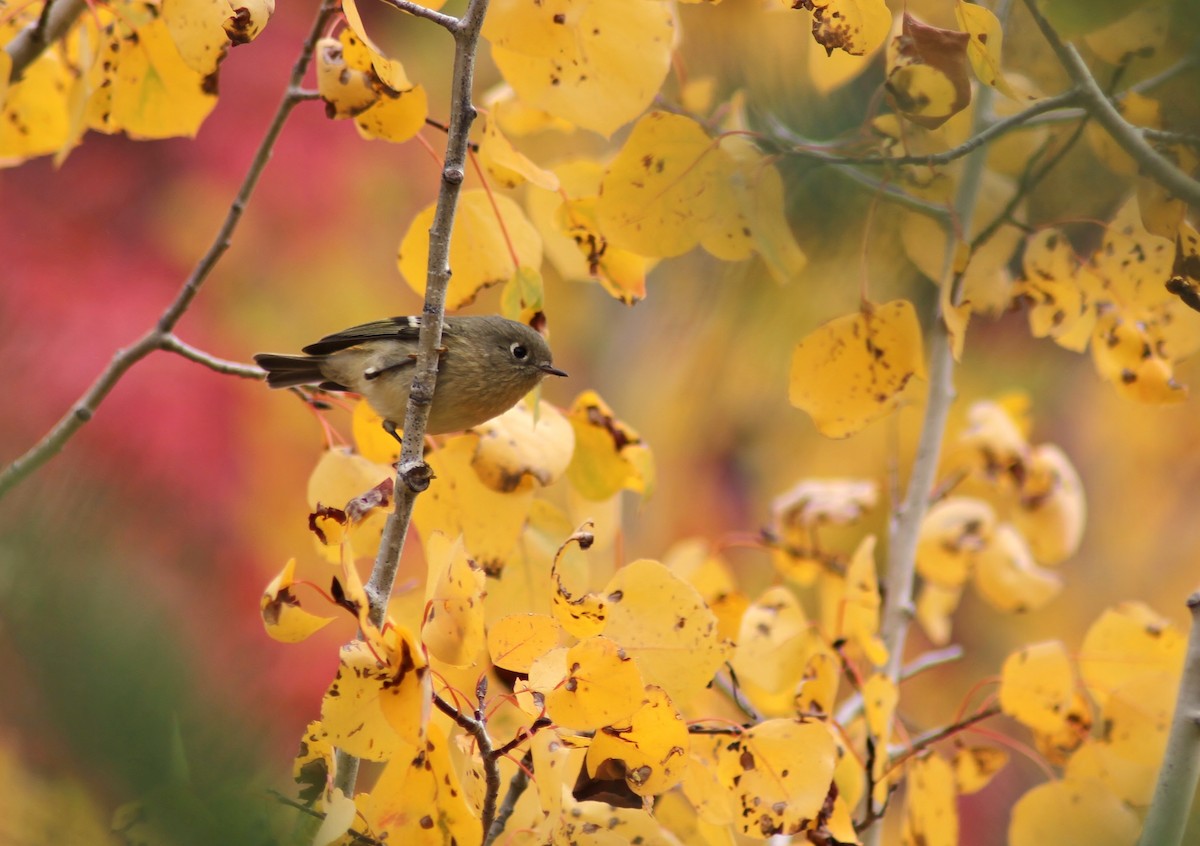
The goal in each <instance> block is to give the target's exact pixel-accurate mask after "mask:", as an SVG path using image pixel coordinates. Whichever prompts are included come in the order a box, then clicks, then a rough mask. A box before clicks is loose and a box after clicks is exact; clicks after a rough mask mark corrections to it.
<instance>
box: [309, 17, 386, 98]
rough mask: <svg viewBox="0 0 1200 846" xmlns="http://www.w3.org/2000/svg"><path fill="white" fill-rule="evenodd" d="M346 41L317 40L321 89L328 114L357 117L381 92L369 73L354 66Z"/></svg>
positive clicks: (317, 59) (327, 38) (318, 89)
mask: <svg viewBox="0 0 1200 846" xmlns="http://www.w3.org/2000/svg"><path fill="white" fill-rule="evenodd" d="M344 33H349V30H345V31H344ZM346 37H353V36H350V35H347V36H346ZM343 41H344V39H338V38H332V37H325V38H322V39H321V40H320V41H318V42H317V48H316V65H317V91H318V92H319V93H320V95H321V99H322V100H324V101H325V113H326V115H327V116H328V117H330V118H348V117H354V116H355V115H357V114H361V113H362V112H364V111H366V110H367V109H368V108H370V107H371V106H372V105H373V104H374V103H375V101H376V100H378V99H379V92H378V91H377V90H376V88H375V86H374V85H373V81H372V79H371V77H370V76H369V75H368V74H367V72H366V71H364V70H363V69H362V68H352V67H350V64H349V62H347V61H346V56H345V45H344V43H343Z"/></svg>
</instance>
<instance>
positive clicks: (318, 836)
mask: <svg viewBox="0 0 1200 846" xmlns="http://www.w3.org/2000/svg"><path fill="white" fill-rule="evenodd" d="M324 811H325V814H324V819H322V820H321V825H320V827H319V828H318V829H317V831H316V833H315V834H314V835H313V839H312V843H313V846H329V844H330V843H333V842H334V841H335V840H337V839H338V838H340V837H342V836H343V835H344V834H345V833H346V832H347V831H348V830H349V829H350V826H351V825H353V824H354V817H355V815H357V813H358V807H357V806H356V805H355V804H354V799H353V798H352V797H350V796H347V795H346V794H345V793H343V792H342V790H341V788H340V787H335V788H333V789H332V790H331V791H330V792H329V795H328V796H327V797H326V798H325V802H324Z"/></svg>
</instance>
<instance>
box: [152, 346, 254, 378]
mask: <svg viewBox="0 0 1200 846" xmlns="http://www.w3.org/2000/svg"><path fill="white" fill-rule="evenodd" d="M158 348H159V349H160V350H166V351H167V352H173V353H176V354H177V355H181V356H183V357H184V358H186V359H188V360H189V361H194V362H196V363H197V364H203V365H204V366H205V367H207V368H208V369H209V370H215V371H217V372H218V373H224V374H225V375H227V376H241V377H242V378H243V379H262V378H263V377H264V376H266V375H267V374H266V371H265V370H263V369H262V368H261V367H255V366H254V365H253V364H242V363H241V362H240V361H228V360H226V359H223V358H217V357H216V356H213V355H209V354H208V353H206V352H204V350H200V349H196V348H195V347H193V346H192V345H191V344H188V343H185V342H184V341H181V340H180V339H179V338H178V337H177V336H176V335H167V336H165V337H164V338H163V339H162V340H161V341H160V342H159V344H158Z"/></svg>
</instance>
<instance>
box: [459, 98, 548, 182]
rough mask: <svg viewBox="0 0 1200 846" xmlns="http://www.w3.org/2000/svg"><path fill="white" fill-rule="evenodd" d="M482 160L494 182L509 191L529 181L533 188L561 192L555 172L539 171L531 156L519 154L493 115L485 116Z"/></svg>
mask: <svg viewBox="0 0 1200 846" xmlns="http://www.w3.org/2000/svg"><path fill="white" fill-rule="evenodd" d="M478 156H479V163H480V164H482V165H483V166H484V168H485V169H486V170H487V172H488V173H489V174H490V175H491V177H492V179H493V180H495V181H496V183H498V184H499V185H502V186H503V187H505V188H516V187H517V186H518V185H522V184H524V183H525V182H526V181H528V182H529V183H530V184H531V185H536V186H537V187H538V188H544V189H546V190H547V191H557V190H558V177H557V176H556V175H555V174H554V173H553V172H552V171H549V170H545V169H543V168H541V167H538V166H537V165H536V164H534V163H533V162H532V161H531V160H530V159H529V158H528V157H527V156H525V155H524V154H523V153H520V152H518V151H517V149H516V148H515V147H513V145H512V142H510V141H509V140H508V139H507V138H505V137H504V133H503V132H501V131H500V127H499V126H498V125H497V124H496V121H495V119H494V118H493V117H492V116H491V115H490V114H489V115H485V116H484V119H483V133H482V137H481V138H480V141H479V153H478Z"/></svg>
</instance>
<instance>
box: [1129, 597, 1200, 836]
mask: <svg viewBox="0 0 1200 846" xmlns="http://www.w3.org/2000/svg"><path fill="white" fill-rule="evenodd" d="M1187 606H1188V611H1190V612H1191V615H1192V631H1191V634H1189V635H1188V644H1187V654H1186V656H1185V657H1184V659H1183V678H1182V679H1181V680H1180V682H1179V694H1178V696H1177V698H1176V700H1175V716H1174V717H1172V718H1171V732H1170V735H1169V736H1168V737H1167V751H1166V754H1165V755H1164V756H1163V762H1162V768H1161V769H1160V770H1159V771H1158V782H1157V784H1155V786H1154V799H1153V800H1152V801H1151V803H1150V811H1149V812H1148V813H1147V814H1146V824H1145V826H1144V827H1143V828H1142V838H1141V840H1139V841H1138V843H1139V844H1140V846H1177V844H1180V843H1182V842H1183V834H1184V829H1185V828H1186V827H1187V821H1188V817H1189V816H1190V814H1191V809H1192V801H1193V798H1194V797H1195V795H1196V783H1197V781H1200V592H1197V593H1193V594H1192V595H1191V596H1189V597H1188V601H1187Z"/></svg>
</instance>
